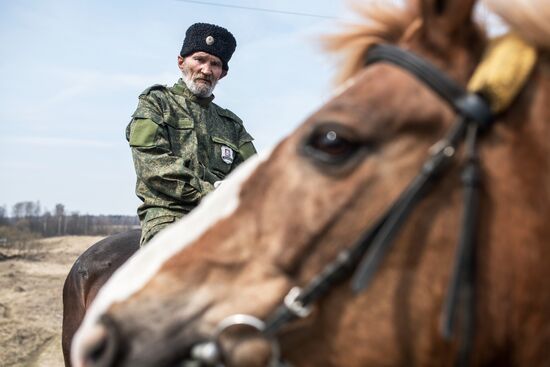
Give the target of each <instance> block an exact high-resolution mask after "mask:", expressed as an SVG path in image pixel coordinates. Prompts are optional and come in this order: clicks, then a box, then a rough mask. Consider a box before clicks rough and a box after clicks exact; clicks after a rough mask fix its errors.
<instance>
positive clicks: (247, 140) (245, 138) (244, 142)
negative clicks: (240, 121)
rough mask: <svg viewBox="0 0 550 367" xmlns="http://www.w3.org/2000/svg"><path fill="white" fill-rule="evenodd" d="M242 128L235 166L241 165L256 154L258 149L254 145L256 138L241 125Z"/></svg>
mask: <svg viewBox="0 0 550 367" xmlns="http://www.w3.org/2000/svg"><path fill="white" fill-rule="evenodd" d="M241 127H242V130H241V133H240V135H239V152H238V154H237V157H236V158H235V163H236V164H235V166H237V165H239V164H241V163H242V162H244V161H246V160H247V159H248V158H250V157H252V156H253V155H254V154H256V148H255V147H254V144H252V141H253V140H254V138H253V137H252V136H251V135H250V134H249V133H248V132H247V131H246V129H245V128H244V126H243V125H241Z"/></svg>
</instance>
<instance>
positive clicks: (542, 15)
mask: <svg viewBox="0 0 550 367" xmlns="http://www.w3.org/2000/svg"><path fill="white" fill-rule="evenodd" d="M418 1H419V0H410V1H405V2H404V4H401V5H399V4H398V3H397V4H396V3H395V2H387V1H384V2H382V1H375V2H374V4H373V2H372V1H369V2H367V3H364V2H358V1H356V2H352V3H351V5H352V7H353V8H354V9H355V10H356V11H357V13H358V14H359V15H360V16H361V17H362V18H364V21H365V22H364V23H362V24H355V25H348V27H347V28H346V29H345V30H344V31H342V32H341V33H339V34H334V35H329V36H325V37H323V39H322V40H323V43H324V46H325V49H326V50H327V51H329V52H331V53H338V54H341V56H342V58H341V63H340V65H341V66H340V71H339V73H338V75H337V77H336V82H337V83H342V82H344V81H346V80H348V79H349V78H350V77H352V76H353V75H355V74H356V73H357V72H358V71H359V70H361V69H362V68H363V66H364V55H365V53H366V51H367V49H368V48H369V47H370V46H371V45H373V44H375V43H381V42H385V43H396V42H397V41H399V39H401V38H402V37H403V36H405V35H406V34H407V30H408V29H409V27H410V26H411V24H412V23H413V21H414V19H420V18H419V17H420V14H419V13H418V4H417V2H418ZM480 3H483V4H486V5H487V7H488V8H489V9H490V10H491V11H492V12H493V13H494V14H496V15H497V16H499V17H501V18H502V19H503V20H504V21H505V23H506V24H507V25H508V26H509V27H510V28H511V29H512V30H513V31H514V32H515V33H517V34H519V35H520V36H522V37H523V38H525V39H526V40H528V41H530V42H531V43H532V44H533V45H535V46H536V47H537V48H540V49H545V50H548V49H550V22H548V19H550V3H549V2H548V1H547V0H481V1H480Z"/></svg>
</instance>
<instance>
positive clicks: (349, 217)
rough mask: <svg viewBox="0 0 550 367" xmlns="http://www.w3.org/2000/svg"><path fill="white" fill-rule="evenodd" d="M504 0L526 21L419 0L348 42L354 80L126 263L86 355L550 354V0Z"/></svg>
mask: <svg viewBox="0 0 550 367" xmlns="http://www.w3.org/2000/svg"><path fill="white" fill-rule="evenodd" d="M489 5H490V6H492V8H493V9H494V10H495V11H497V12H498V13H499V14H501V15H502V16H503V18H504V19H506V20H507V21H508V23H509V25H510V27H511V28H512V29H513V30H514V31H515V32H516V35H515V36H514V35H509V36H506V37H503V38H501V39H499V40H498V42H494V43H490V41H489V40H488V39H487V38H486V37H485V35H484V33H483V31H482V30H481V28H480V27H479V26H478V25H476V24H475V23H474V22H473V21H472V9H473V7H474V1H473V0H447V1H444V0H420V1H418V2H411V3H410V4H409V5H408V6H406V7H404V8H403V9H400V10H396V9H393V8H391V9H389V8H388V9H386V8H383V7H381V8H375V9H374V10H373V8H371V9H370V11H368V17H369V20H368V23H367V26H364V27H359V28H357V29H354V30H352V31H351V32H349V33H348V34H344V35H342V36H340V37H336V38H334V39H333V42H332V44H333V46H334V48H336V49H342V50H349V51H350V54H348V55H347V58H346V60H347V62H348V64H347V66H348V68H347V69H346V73H345V74H344V78H345V79H346V80H347V82H346V83H345V86H344V87H343V88H342V90H341V91H340V93H339V94H337V95H336V96H334V97H333V98H332V99H331V100H330V101H329V102H328V103H326V104H325V105H324V106H323V107H322V108H321V109H320V110H319V111H317V112H316V113H314V114H313V115H312V116H311V117H310V118H308V119H307V121H305V123H304V124H302V125H301V126H300V127H299V128H298V129H297V130H296V131H295V132H294V133H293V134H291V135H290V136H289V137H288V138H286V139H285V140H284V141H282V142H281V143H280V144H279V145H278V146H277V147H276V148H275V149H274V150H273V151H272V152H271V153H270V154H269V155H268V156H266V157H263V158H257V159H255V160H251V161H249V162H247V163H246V164H245V165H244V167H243V168H242V169H239V170H238V171H236V172H235V174H234V175H232V177H231V179H229V180H228V181H227V182H226V183H224V185H222V186H221V188H220V189H219V190H218V191H216V192H215V193H213V194H212V195H211V196H210V197H208V198H207V199H206V200H205V201H204V202H203V203H202V204H201V206H199V207H198V208H197V209H196V210H195V211H194V212H192V213H191V215H189V216H188V217H186V218H185V219H184V220H182V221H180V222H178V223H177V224H175V225H173V226H172V227H170V228H168V229H167V230H165V231H163V232H161V233H160V234H159V235H158V236H157V237H156V238H155V239H154V240H153V241H152V242H151V243H150V244H149V245H148V246H146V247H145V248H144V249H142V250H140V251H138V253H137V254H136V255H135V256H134V257H132V258H131V259H130V260H129V261H128V262H127V263H126V264H125V265H124V266H123V267H121V269H120V270H119V271H117V272H116V273H115V274H114V275H113V277H112V278H111V279H110V280H109V282H108V283H107V284H106V285H105V287H103V288H102V289H101V291H100V292H99V294H98V295H97V297H96V299H95V301H94V303H93V304H92V306H91V307H90V309H89V310H88V311H87V315H86V318H85V319H84V321H83V323H82V326H81V328H80V329H79V331H78V332H77V334H76V336H75V340H74V342H73V347H72V361H73V364H74V366H75V367H83V366H86V367H98V366H101V367H108V366H132V367H141V366H155V367H163V366H166V367H168V366H184V365H186V366H187V365H189V366H219V365H226V366H265V365H270V366H282V365H293V366H412V365H418V366H453V365H462V366H465V365H472V366H550V353H549V350H550V348H548V346H549V345H550V312H549V310H550V292H549V289H550V245H549V241H550V226H549V225H548V220H549V218H550V140H549V138H550V61H549V55H550V54H549V53H548V51H547V50H548V49H549V48H550V28H549V26H548V24H549V22H548V19H550V7H549V4H548V3H547V2H546V1H542V0H539V1H532V2H528V1H527V0H526V1H521V2H520V1H516V2H515V1H512V0H506V1H498V0H493V1H491V2H490V4H489ZM484 55H486V56H487V58H483V56H484ZM466 86H468V87H467V89H466ZM467 90H468V91H469V92H468V91H467ZM299 287H301V288H299Z"/></svg>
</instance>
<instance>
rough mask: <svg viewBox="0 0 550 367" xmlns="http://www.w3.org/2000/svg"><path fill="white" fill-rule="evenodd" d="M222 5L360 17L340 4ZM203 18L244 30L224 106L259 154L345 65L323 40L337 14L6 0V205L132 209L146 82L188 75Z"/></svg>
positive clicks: (247, 1)
mask: <svg viewBox="0 0 550 367" xmlns="http://www.w3.org/2000/svg"><path fill="white" fill-rule="evenodd" d="M212 2H218V3H221V4H231V5H237V6H250V7H260V8H270V9H276V10H284V11H292V12H301V13H314V14H320V15H328V16H333V17H337V18H340V19H351V18H352V15H351V14H350V12H349V10H348V8H347V7H346V6H345V4H344V2H340V1H333V0H315V1H314V0H302V1H299V2H298V1H290V0H277V1H267V0H263V1H262V0H256V1H251V0H212ZM195 22H210V23H215V24H219V25H222V26H224V27H226V28H228V29H229V30H231V32H233V34H234V35H235V37H236V38H237V42H238V47H237V51H236V53H235V54H234V56H233V59H232V60H231V62H230V72H229V75H228V77H227V78H225V79H224V80H223V81H221V82H220V84H219V85H218V87H217V89H216V91H215V95H216V102H217V103H218V104H220V105H222V106H223V107H226V108H229V109H231V110H233V111H234V112H235V113H237V114H238V115H239V116H240V117H241V118H242V119H243V120H244V121H245V125H246V127H247V129H248V131H249V132H250V133H251V134H252V135H253V136H254V137H255V138H256V146H257V148H258V149H259V150H263V149H266V148H268V147H269V146H271V145H273V144H274V143H276V142H277V141H278V140H280V139H281V138H282V137H283V136H284V135H285V134H287V133H288V132H290V131H291V130H292V129H293V128H294V127H295V126H297V125H298V124H299V123H300V122H301V121H302V120H303V119H304V118H305V117H306V116H307V115H308V114H309V113H311V112H312V111H313V110H315V109H316V108H317V107H319V106H320V105H321V103H322V102H323V101H324V100H326V99H327V98H328V96H329V95H330V92H331V88H332V85H331V78H332V77H333V75H334V73H335V66H334V65H335V63H334V60H333V59H330V58H328V57H327V56H326V55H325V54H324V53H323V52H322V51H321V48H320V47H319V43H318V41H317V36H318V35H321V34H326V33H333V32H335V31H337V30H338V29H339V25H340V24H341V22H339V20H335V19H323V18H316V17H303V16H294V15H284V14H274V13H266V12H255V11H249V10H242V9H230V8H221V7H213V6H205V5H199V4H191V3H186V2H183V1H178V0H149V1H146V0H131V1H130V0H119V1H112V0H94V1H92V0H88V1H84V0H46V1H44V0H18V1H5V0H0V44H1V45H2V46H1V48H2V57H1V58H0V80H2V84H1V88H0V171H1V172H2V179H1V180H0V193H1V194H0V205H6V207H7V209H8V210H10V209H11V206H12V205H13V204H14V203H16V202H18V201H26V200H32V201H37V200H39V201H40V202H41V204H42V206H43V208H46V209H50V210H51V209H53V207H54V205H55V204H56V203H63V204H65V206H66V208H67V210H69V211H78V212H80V213H90V214H130V215H131V214H134V213H135V210H136V207H137V206H138V205H139V201H138V199H137V198H136V197H135V194H134V184H135V174H134V169H133V164H132V159H131V155H130V150H129V148H128V145H127V142H126V140H125V139H124V128H125V126H126V124H127V123H128V121H129V116H130V115H131V114H132V112H133V110H134V109H135V107H136V104H137V96H138V94H139V93H140V92H141V91H142V90H143V89H145V88H146V87H148V86H149V85H151V84H154V83H161V84H169V85H171V84H173V83H174V82H175V81H176V80H177V79H178V78H179V70H178V68H177V66H176V57H177V54H178V52H179V49H180V47H181V42H182V40H183V36H184V34H185V30H186V29H187V27H188V26H189V25H191V24H193V23H195Z"/></svg>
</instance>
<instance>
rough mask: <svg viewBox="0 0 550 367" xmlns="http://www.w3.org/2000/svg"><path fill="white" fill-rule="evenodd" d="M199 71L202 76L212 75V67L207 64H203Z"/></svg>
mask: <svg viewBox="0 0 550 367" xmlns="http://www.w3.org/2000/svg"><path fill="white" fill-rule="evenodd" d="M201 71H202V73H203V74H206V75H210V74H212V67H211V66H210V65H209V64H205V65H203V67H202V69H201Z"/></svg>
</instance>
